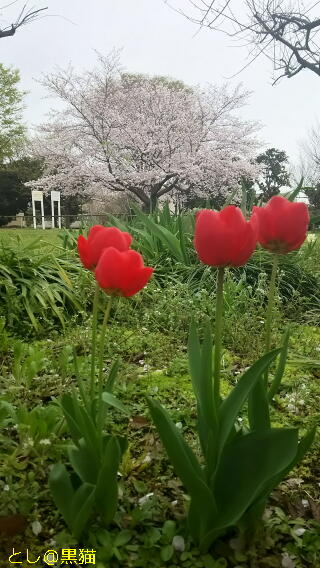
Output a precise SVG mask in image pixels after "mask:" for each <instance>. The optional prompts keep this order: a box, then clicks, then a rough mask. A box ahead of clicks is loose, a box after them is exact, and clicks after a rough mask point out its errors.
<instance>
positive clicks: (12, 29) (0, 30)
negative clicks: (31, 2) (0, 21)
mask: <svg viewBox="0 0 320 568" xmlns="http://www.w3.org/2000/svg"><path fill="white" fill-rule="evenodd" d="M12 4H15V1H14V2H11V3H10V4H7V5H6V6H3V7H2V9H4V8H8V7H9V6H11V5H12ZM47 9H48V8H38V9H37V10H34V9H33V8H31V9H30V10H28V9H27V4H24V5H23V7H22V9H21V10H20V13H19V15H18V17H17V18H16V20H15V22H14V23H12V24H10V25H8V26H6V27H1V26H0V39H1V38H3V37H10V36H13V35H14V34H15V33H16V31H17V29H18V28H21V27H22V26H25V25H27V24H30V23H31V22H33V21H34V20H36V19H37V18H38V17H39V14H40V13H41V12H43V11H44V10H47Z"/></svg>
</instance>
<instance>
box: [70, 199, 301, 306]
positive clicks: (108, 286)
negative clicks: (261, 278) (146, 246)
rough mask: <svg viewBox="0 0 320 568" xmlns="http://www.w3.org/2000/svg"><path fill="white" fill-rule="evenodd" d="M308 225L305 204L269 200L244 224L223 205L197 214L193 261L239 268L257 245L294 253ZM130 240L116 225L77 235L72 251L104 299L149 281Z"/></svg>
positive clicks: (132, 290)
mask: <svg viewBox="0 0 320 568" xmlns="http://www.w3.org/2000/svg"><path fill="white" fill-rule="evenodd" d="M308 225H309V213H308V208H307V206H306V205H305V203H292V202H290V201H288V200H287V199H285V198H284V197H281V196H274V197H272V198H271V199H270V201H269V202H268V203H267V205H266V206H264V207H254V208H253V214H252V216H251V218H250V219H249V220H248V221H247V220H246V219H245V217H244V216H243V214H242V211H241V210H240V209H239V208H238V207H235V206H234V205H229V206H228V207H225V208H224V209H222V211H219V212H216V211H211V210H208V209H203V210H202V211H200V212H199V213H197V218H196V229H195V238H194V244H195V248H196V251H197V254H198V256H199V259H200V260H201V261H202V262H203V263H204V264H208V265H210V266H216V267H225V266H241V265H243V264H245V263H246V262H247V261H248V259H249V258H250V256H251V255H252V253H253V251H254V249H255V248H256V244H257V242H259V243H260V245H261V246H262V247H263V248H265V249H268V250H270V251H272V252H274V253H277V254H285V253H288V252H291V251H293V250H297V249H298V248H299V247H300V246H301V245H302V243H303V242H304V240H305V238H306V235H307V230H308ZM131 242H132V237H131V235H129V234H128V233H125V232H123V231H120V230H119V229H117V228H116V227H109V228H106V227H102V226H100V225H95V226H94V227H92V228H91V230H90V232H89V235H88V239H85V238H84V237H83V236H80V237H79V239H78V250H79V255H80V258H81V260H82V263H83V265H84V266H85V267H86V268H87V269H89V270H92V271H94V274H95V278H96V280H97V283H98V284H99V286H100V287H101V288H102V289H103V290H104V291H105V292H106V293H107V294H108V295H110V296H125V297H129V296H133V295H134V294H136V293H137V292H139V290H141V289H142V288H143V287H144V286H145V285H146V284H147V283H148V281H149V280H150V278H151V275H152V272H153V269H152V268H150V267H145V266H144V263H143V259H142V256H141V255H140V254H139V253H138V252H136V251H134V250H131V249H130V245H131Z"/></svg>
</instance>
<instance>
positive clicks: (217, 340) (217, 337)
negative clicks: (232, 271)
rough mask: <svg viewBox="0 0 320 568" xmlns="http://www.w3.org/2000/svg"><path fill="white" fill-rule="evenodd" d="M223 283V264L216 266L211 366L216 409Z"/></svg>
mask: <svg viewBox="0 0 320 568" xmlns="http://www.w3.org/2000/svg"><path fill="white" fill-rule="evenodd" d="M223 283H224V266H219V267H218V274H217V289H216V321H215V335H214V360H213V363H214V367H213V393H214V400H215V405H216V409H218V408H219V405H220V377H221V351H222V327H223Z"/></svg>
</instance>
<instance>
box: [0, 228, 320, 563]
mask: <svg viewBox="0 0 320 568" xmlns="http://www.w3.org/2000/svg"><path fill="white" fill-rule="evenodd" d="M173 223H174V220H172V225H171V230H174V226H173ZM128 229H129V231H131V232H132V233H133V234H134V236H135V241H134V247H135V248H136V249H137V250H138V251H140V252H142V253H143V256H144V259H145V263H146V265H148V266H154V267H155V273H154V276H153V279H152V280H151V282H150V283H149V284H148V285H147V286H146V287H145V288H144V289H143V290H142V291H141V292H139V293H138V294H137V295H135V296H133V297H132V298H128V299H127V298H118V299H117V300H116V301H115V302H114V304H113V307H112V309H111V314H110V319H109V323H108V325H107V334H106V341H105V344H104V348H103V353H102V355H103V376H104V378H105V380H106V381H107V379H108V377H110V371H111V369H112V362H113V361H115V360H116V359H119V369H118V374H117V380H116V383H115V387H114V390H113V394H114V396H116V398H117V400H118V401H120V402H121V405H123V406H124V407H125V408H126V410H127V412H123V411H122V407H121V406H117V403H116V404H115V405H112V406H108V413H107V415H106V418H105V426H106V428H107V431H108V432H112V433H113V434H114V435H115V436H118V437H120V438H123V437H127V438H128V448H127V450H126V452H125V453H124V456H123V459H122V462H121V465H120V467H119V471H118V475H117V481H118V486H119V505H118V508H117V511H116V514H115V516H114V519H113V520H112V522H111V523H109V524H108V526H106V525H105V524H104V523H103V522H102V520H101V516H99V514H98V515H97V514H93V515H91V517H90V521H89V522H88V525H87V527H86V528H85V529H84V531H83V532H82V534H81V536H80V537H79V538H78V537H75V535H74V534H71V530H70V527H69V528H68V526H67V524H66V523H65V521H64V519H63V516H62V515H61V513H60V512H59V510H58V508H57V507H56V505H55V503H54V499H53V496H52V492H51V491H50V488H49V484H48V478H49V475H50V471H51V470H52V467H53V466H54V464H57V463H64V464H66V465H67V470H68V472H71V471H72V467H71V462H70V453H68V448H69V447H70V444H71V439H70V433H69V430H68V425H67V423H66V421H65V420H63V417H62V413H61V407H60V400H61V395H62V394H63V393H69V394H70V393H72V392H73V389H75V388H77V387H76V385H77V381H76V371H75V366H74V364H75V357H76V362H77V367H78V370H79V374H80V376H81V377H82V378H83V381H84V386H85V388H86V389H87V388H88V386H89V377H90V373H91V359H90V350H91V325H92V315H91V313H92V302H93V295H94V278H93V276H92V274H91V273H90V272H88V271H85V270H84V269H83V268H82V267H81V264H80V262H79V260H78V257H77V253H76V251H75V248H74V242H73V239H72V237H70V238H69V239H67V240H66V239H61V238H59V231H58V230H46V231H45V232H42V231H40V230H38V231H34V230H33V229H23V230H14V229H12V230H6V229H1V231H0V241H1V242H2V244H3V247H2V252H1V255H2V259H1V260H0V266H1V264H3V263H4V262H6V263H7V264H6V266H7V267H9V270H10V271H11V272H10V279H11V283H10V282H9V283H8V282H7V281H6V280H5V277H6V273H4V272H3V273H2V276H1V280H0V285H2V287H3V285H4V284H3V283H5V286H6V288H5V295H3V296H2V300H0V316H2V318H1V319H0V322H1V321H2V327H1V326H0V330H1V332H0V333H1V356H0V421H1V433H0V444H1V446H0V447H1V457H2V459H1V464H0V487H1V494H2V499H1V511H0V529H1V530H2V533H1V530H0V533H1V535H0V550H1V554H0V558H1V560H2V561H3V564H4V565H7V564H8V558H9V555H10V554H11V553H12V548H14V549H15V550H19V551H22V555H21V559H22V560H23V561H24V563H27V562H26V550H27V549H29V553H30V554H31V552H32V558H31V556H30V558H31V559H32V560H35V559H37V558H38V556H40V559H39V561H38V562H37V563H36V564H35V565H36V566H37V565H39V566H43V561H42V558H43V555H44V553H45V552H46V551H47V550H56V551H57V552H58V553H59V557H60V559H61V558H62V556H61V555H62V550H63V549H71V550H76V551H77V554H78V561H79V551H80V549H81V550H84V549H88V550H94V551H95V557H96V563H97V566H99V567H101V568H102V567H108V568H119V567H120V566H121V567H132V568H139V567H141V568H149V567H158V568H160V567H161V568H163V567H165V566H167V567H168V568H178V567H179V568H180V567H181V568H189V567H190V568H194V567H199V568H223V567H225V568H228V567H229V566H230V567H233V568H249V567H250V568H255V567H257V568H269V567H270V568H273V567H275V568H277V567H279V568H304V567H310V568H311V567H312V568H317V567H319V566H320V484H319V480H320V468H319V463H320V461H319V449H320V440H319V434H318V433H317V435H316V440H315V442H314V443H313V445H312V448H311V450H310V451H309V452H308V453H307V454H306V456H305V457H304V459H303V461H302V462H301V463H300V464H299V465H298V466H297V467H295V469H293V470H292V471H290V473H289V474H288V475H286V476H285V478H284V479H283V481H282V482H281V483H280V484H278V486H277V487H276V488H275V490H273V491H272V494H271V497H270V498H269V499H268V501H267V505H266V510H265V513H264V522H263V523H261V524H259V526H258V528H257V532H256V534H255V536H254V537H252V538H251V540H250V541H247V540H242V539H241V538H239V534H238V533H237V531H236V530H235V529H234V528H233V529H231V530H228V531H226V532H225V533H222V534H221V535H220V536H219V537H218V538H217V539H216V541H215V543H214V544H213V546H212V547H211V548H210V549H209V550H207V551H205V552H202V551H200V550H199V548H198V547H197V545H196V544H195V543H194V541H193V540H192V539H191V538H190V534H189V531H188V527H187V525H186V520H185V511H186V509H187V508H188V505H189V496H188V492H187V490H186V488H185V485H184V484H183V483H182V482H181V480H180V479H179V477H177V475H176V474H175V472H174V470H173V467H172V465H171V464H170V461H169V460H168V458H167V455H166V453H165V451H164V449H163V446H162V444H161V442H160V439H159V435H158V433H157V431H156V429H155V426H154V424H153V422H152V420H151V416H150V411H149V409H148V404H147V400H146V396H148V397H151V398H152V399H156V400H158V401H160V402H161V404H163V405H164V406H165V408H166V409H167V410H168V411H169V413H170V416H171V419H172V421H173V423H174V424H175V425H176V426H177V429H178V430H179V432H180V433H182V434H183V436H184V438H185V439H186V440H187V441H188V443H189V444H190V446H191V447H192V448H193V450H194V452H195V454H196V455H197V456H199V455H200V454H199V444H198V441H197V437H196V429H197V405H196V402H195V397H194V394H193V389H192V382H191V378H190V371H189V362H188V355H187V348H186V346H187V341H188V333H189V325H190V321H191V317H192V316H193V317H194V319H195V321H196V324H197V326H198V328H199V329H200V330H201V337H203V336H204V335H205V326H206V322H207V321H208V320H209V321H210V322H211V323H212V324H214V319H215V307H214V305H215V292H214V289H215V281H216V273H215V270H211V269H209V270H207V269H206V268H205V267H203V266H201V265H200V264H199V263H198V261H197V260H196V259H194V257H193V256H192V255H193V252H192V244H191V236H190V238H189V240H188V242H187V250H188V255H189V256H188V258H189V264H186V265H184V264H183V263H182V262H180V261H179V260H177V257H174V254H173V251H175V254H178V252H177V249H175V248H174V247H173V246H172V248H171V249H170V250H169V249H166V245H165V244H164V241H163V240H161V239H160V238H159V237H158V236H155V235H154V234H151V229H150V233H148V231H147V230H146V228H144V229H143V228H142V226H138V225H135V226H132V227H128ZM64 234H65V233H64V232H62V236H63V235H64ZM76 234H77V232H75V234H74V236H76ZM190 235H191V233H190ZM17 237H18V238H17ZM37 237H38V238H39V241H38V242H37V243H35V244H34V245H32V241H33V239H34V238H37ZM29 244H30V248H28V245H29ZM24 247H27V249H26V251H24V250H23V249H24ZM43 250H45V251H46V254H45V255H43V254H42V252H43ZM8 251H14V252H13V253H12V254H11V252H10V254H9V256H8ZM39 257H41V262H42V264H41V263H40V261H39ZM319 258H320V245H319V241H316V242H315V243H313V242H312V243H311V244H310V243H309V242H308V243H305V244H304V246H303V247H302V249H301V251H300V252H298V253H291V254H290V255H287V258H283V259H282V261H281V264H280V276H279V288H278V293H277V296H276V310H275V313H274V318H273V330H272V347H275V346H278V345H281V342H282V337H283V333H284V330H285V329H286V328H287V326H288V325H290V328H291V339H290V346H289V353H288V363H287V365H286V368H285V372H284V376H283V379H282V383H281V387H280V389H279V391H278V393H277V394H276V396H275V397H274V400H273V402H272V404H271V406H270V413H271V420H272V424H273V426H274V427H295V428H299V429H300V432H301V433H302V434H304V433H306V432H307V431H308V430H310V428H312V427H313V426H314V425H316V424H319V396H320V381H319V378H320V355H319V353H320V352H319V349H320V348H319V345H320V343H319V327H318V325H319V313H320V304H319V302H320V300H319V296H320V294H319V282H320V269H319ZM10 263H11V264H10ZM13 275H14V276H13ZM17 275H18V276H19V279H20V280H19V281H17V278H18V276H17ZM269 276H270V262H269V260H268V257H266V256H264V254H262V253H260V252H256V253H254V256H253V258H252V260H250V262H249V263H248V265H247V267H246V268H245V269H243V270H240V269H235V270H232V269H230V270H229V271H227V276H226V283H225V291H224V304H225V324H224V333H223V335H224V338H223V351H222V367H221V394H222V396H223V397H226V396H227V395H228V394H229V393H230V392H231V391H232V389H233V388H234V387H235V386H236V385H237V383H238V381H239V378H240V377H241V375H242V374H243V373H244V372H245V371H246V369H248V367H249V366H250V365H251V364H253V362H254V361H255V360H257V358H258V357H259V356H260V355H262V354H263V350H264V335H263V328H264V324H265V317H266V303H267V296H268V281H269ZM27 280H30V287H29V285H28V284H27ZM46 280H47V281H48V280H50V287H51V288H50V289H52V290H53V291H54V297H53V298H51V296H50V289H49V290H47V288H46V284H45V282H46ZM13 283H14V285H15V288H14V289H13V288H12V286H13ZM37 286H38V288H37ZM2 290H4V288H2ZM35 290H37V291H36V292H35ZM46 294H48V295H46ZM16 297H18V298H19V301H16ZM100 302H101V304H100V307H101V312H100V315H99V318H98V339H99V337H100V336H101V334H102V325H103V322H102V319H103V311H104V309H105V307H106V302H107V299H106V297H102V296H101V300H100ZM44 303H45V305H46V308H45V309H44ZM39 306H40V308H39ZM30 314H31V315H30ZM31 316H32V317H31ZM270 372H271V375H272V374H273V373H274V368H273V367H272V368H271V371H270ZM96 374H97V376H98V374H99V370H98V366H97V368H96ZM246 416H247V410H246V406H244V407H243V408H242V409H241V411H240V414H239V416H238V419H237V425H238V426H239V427H240V428H243V427H244V428H245V427H247V426H248V423H247V418H246ZM234 467H235V468H236V467H237V464H236V463H235V464H234ZM78 505H79V509H80V510H81V506H82V502H81V501H79V504H78ZM76 512H77V511H75V514H76ZM83 514H84V513H83ZM1 523H2V525H1ZM3 526H4V527H5V528H4V529H3ZM249 542H250V543H249ZM19 559H20V558H19ZM80 560H81V559H80ZM5 563H6V564H5ZM80 563H81V562H80ZM83 563H84V562H82V564H83ZM23 565H24V564H23Z"/></svg>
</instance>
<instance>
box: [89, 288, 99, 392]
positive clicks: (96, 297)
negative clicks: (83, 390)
mask: <svg viewBox="0 0 320 568" xmlns="http://www.w3.org/2000/svg"><path fill="white" fill-rule="evenodd" d="M99 292H100V287H99V284H98V283H97V282H96V288H95V291H94V297H93V307H92V336H91V381H90V395H91V396H93V394H94V384H95V362H96V344H97V323H98V307H99Z"/></svg>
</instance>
